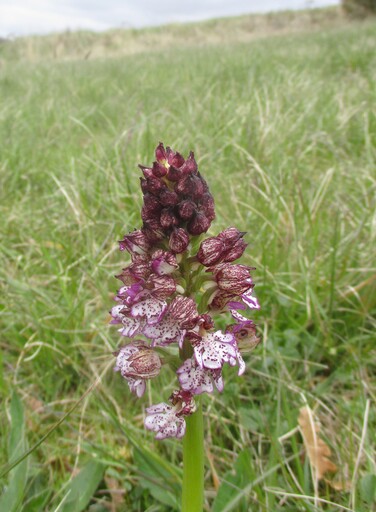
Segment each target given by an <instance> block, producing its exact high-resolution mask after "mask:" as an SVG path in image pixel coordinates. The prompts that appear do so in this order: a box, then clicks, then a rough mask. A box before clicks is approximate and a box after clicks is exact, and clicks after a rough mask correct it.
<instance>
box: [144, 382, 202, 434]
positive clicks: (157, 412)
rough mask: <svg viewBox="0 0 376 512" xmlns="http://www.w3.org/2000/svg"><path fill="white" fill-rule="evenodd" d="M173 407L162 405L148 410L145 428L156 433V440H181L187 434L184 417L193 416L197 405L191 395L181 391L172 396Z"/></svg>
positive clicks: (153, 406)
mask: <svg viewBox="0 0 376 512" xmlns="http://www.w3.org/2000/svg"><path fill="white" fill-rule="evenodd" d="M170 402H171V404H172V405H168V404H166V403H160V404H158V405H152V406H151V407H148V408H147V409H146V412H147V413H148V415H147V416H146V418H145V422H144V423H145V427H146V428H147V429H149V430H152V431H153V432H156V433H157V434H156V436H155V438H156V439H166V437H177V438H181V437H183V436H184V434H185V428H186V424H185V419H184V416H189V415H191V414H193V413H194V412H195V410H196V404H195V401H194V399H193V396H192V394H191V393H189V392H187V391H184V390H179V391H174V393H172V395H171V396H170Z"/></svg>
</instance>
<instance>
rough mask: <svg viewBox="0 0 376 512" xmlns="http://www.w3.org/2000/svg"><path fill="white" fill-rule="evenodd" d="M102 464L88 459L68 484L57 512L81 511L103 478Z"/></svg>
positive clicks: (103, 467)
mask: <svg viewBox="0 0 376 512" xmlns="http://www.w3.org/2000/svg"><path fill="white" fill-rule="evenodd" d="M104 470H105V466H104V464H102V463H101V462H98V461H96V460H91V461H89V462H88V463H87V464H86V465H85V466H84V467H83V468H82V469H81V471H80V472H79V473H78V475H77V476H75V477H74V478H73V479H72V480H71V482H70V483H69V485H68V488H67V491H66V493H65V496H64V498H63V500H62V501H61V504H60V505H61V506H59V507H58V509H59V512H81V511H82V510H84V509H85V508H86V507H87V505H88V504H89V502H90V500H91V498H92V497H93V495H94V493H95V491H96V490H97V487H98V485H99V484H100V482H101V480H102V479H103V473H104Z"/></svg>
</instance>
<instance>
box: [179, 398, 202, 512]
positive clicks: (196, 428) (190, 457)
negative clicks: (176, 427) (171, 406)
mask: <svg viewBox="0 0 376 512" xmlns="http://www.w3.org/2000/svg"><path fill="white" fill-rule="evenodd" d="M186 424H187V429H186V433H185V436H184V438H183V499H182V509H181V510H182V512H202V510H203V506H204V422H203V416H202V405H201V403H199V404H198V408H197V411H196V412H195V413H194V414H192V415H191V416H188V417H187V418H186Z"/></svg>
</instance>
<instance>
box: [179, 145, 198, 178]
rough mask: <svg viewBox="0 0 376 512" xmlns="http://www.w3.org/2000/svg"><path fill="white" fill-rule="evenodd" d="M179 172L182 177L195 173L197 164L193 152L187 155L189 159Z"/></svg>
mask: <svg viewBox="0 0 376 512" xmlns="http://www.w3.org/2000/svg"><path fill="white" fill-rule="evenodd" d="M180 171H181V173H182V175H186V174H196V173H197V163H196V160H195V156H194V153H193V151H191V152H190V153H189V157H188V158H187V160H186V161H185V162H184V164H183V165H182V166H181V168H180Z"/></svg>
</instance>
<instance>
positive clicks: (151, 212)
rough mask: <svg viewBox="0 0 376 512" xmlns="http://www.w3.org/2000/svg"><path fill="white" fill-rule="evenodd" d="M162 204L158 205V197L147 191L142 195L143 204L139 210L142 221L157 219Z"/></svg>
mask: <svg viewBox="0 0 376 512" xmlns="http://www.w3.org/2000/svg"><path fill="white" fill-rule="evenodd" d="M161 209H162V206H161V205H160V203H159V201H158V199H157V198H156V197H155V196H153V195H151V194H149V193H147V194H145V196H144V205H143V207H142V210H141V218H142V220H143V221H148V220H152V219H159V216H160V212H161Z"/></svg>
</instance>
